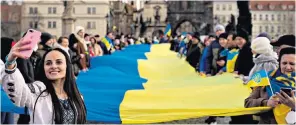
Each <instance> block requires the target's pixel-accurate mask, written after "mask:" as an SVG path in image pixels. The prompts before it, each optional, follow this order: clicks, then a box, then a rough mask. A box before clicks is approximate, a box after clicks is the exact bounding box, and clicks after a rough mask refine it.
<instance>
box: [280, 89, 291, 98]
mask: <svg viewBox="0 0 296 125" xmlns="http://www.w3.org/2000/svg"><path fill="white" fill-rule="evenodd" d="M281 90H282V91H283V92H285V93H286V94H287V95H288V96H290V97H291V96H292V94H291V92H292V89H291V88H281Z"/></svg>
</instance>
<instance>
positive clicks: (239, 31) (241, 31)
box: [236, 28, 249, 42]
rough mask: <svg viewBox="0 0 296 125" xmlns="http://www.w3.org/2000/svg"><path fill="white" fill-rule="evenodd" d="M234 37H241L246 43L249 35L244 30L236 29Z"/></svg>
mask: <svg viewBox="0 0 296 125" xmlns="http://www.w3.org/2000/svg"><path fill="white" fill-rule="evenodd" d="M236 37H242V38H244V39H245V40H246V41H247V42H248V41H249V33H248V31H246V30H245V29H241V28H240V29H238V30H237V34H236Z"/></svg>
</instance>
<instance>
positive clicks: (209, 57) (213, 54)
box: [205, 40, 221, 75]
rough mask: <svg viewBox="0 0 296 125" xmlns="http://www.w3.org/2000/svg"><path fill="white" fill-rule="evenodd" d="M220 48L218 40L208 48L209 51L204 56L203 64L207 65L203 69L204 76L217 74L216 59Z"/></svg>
mask: <svg viewBox="0 0 296 125" xmlns="http://www.w3.org/2000/svg"><path fill="white" fill-rule="evenodd" d="M220 48H221V45H220V44H219V41H218V40H215V41H213V42H212V43H211V45H210V46H209V49H208V51H207V54H206V61H205V63H206V64H207V65H206V68H205V73H206V74H212V75H215V74H216V73H217V72H218V71H217V65H216V61H217V59H218V55H219V49H220Z"/></svg>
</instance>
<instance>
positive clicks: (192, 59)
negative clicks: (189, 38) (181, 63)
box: [186, 44, 201, 68]
mask: <svg viewBox="0 0 296 125" xmlns="http://www.w3.org/2000/svg"><path fill="white" fill-rule="evenodd" d="M200 56H201V53H200V48H199V47H198V44H190V46H189V48H188V52H187V58H186V61H187V62H188V63H189V64H190V65H191V66H192V67H193V68H196V67H198V66H197V65H198V63H199V59H200Z"/></svg>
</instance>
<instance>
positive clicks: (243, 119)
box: [229, 29, 257, 124]
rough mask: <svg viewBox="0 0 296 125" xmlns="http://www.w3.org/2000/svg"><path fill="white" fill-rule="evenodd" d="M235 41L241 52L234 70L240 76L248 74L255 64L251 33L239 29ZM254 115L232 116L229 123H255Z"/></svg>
mask: <svg viewBox="0 0 296 125" xmlns="http://www.w3.org/2000/svg"><path fill="white" fill-rule="evenodd" d="M235 42H236V44H237V46H238V48H239V54H238V56H237V60H236V62H235V68H234V72H235V73H237V74H238V75H240V76H248V75H249V73H250V71H251V69H252V68H253V66H254V62H253V53H252V50H251V48H250V46H251V43H250V42H249V34H248V32H247V31H246V30H245V29H238V31H237V35H236V37H235ZM254 123H257V121H255V120H253V116H252V115H241V116H231V121H230V122H229V124H254Z"/></svg>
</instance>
